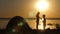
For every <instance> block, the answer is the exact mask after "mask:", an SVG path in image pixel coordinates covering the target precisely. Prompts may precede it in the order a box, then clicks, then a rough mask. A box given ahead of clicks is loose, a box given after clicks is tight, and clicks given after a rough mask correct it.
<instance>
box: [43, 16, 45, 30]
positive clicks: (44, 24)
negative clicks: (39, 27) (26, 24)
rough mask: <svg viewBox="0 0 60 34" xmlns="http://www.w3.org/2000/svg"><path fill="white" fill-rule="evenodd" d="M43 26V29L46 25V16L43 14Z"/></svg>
mask: <svg viewBox="0 0 60 34" xmlns="http://www.w3.org/2000/svg"><path fill="white" fill-rule="evenodd" d="M43 26H44V27H43V28H44V30H45V27H46V18H45V15H43Z"/></svg>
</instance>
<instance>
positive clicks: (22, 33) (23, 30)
mask: <svg viewBox="0 0 60 34" xmlns="http://www.w3.org/2000/svg"><path fill="white" fill-rule="evenodd" d="M31 31H32V29H31V28H30V27H29V25H28V24H27V22H26V20H25V19H24V18H22V17H20V16H15V17H13V18H12V19H11V20H10V21H9V22H8V25H7V34H27V33H29V34H31Z"/></svg>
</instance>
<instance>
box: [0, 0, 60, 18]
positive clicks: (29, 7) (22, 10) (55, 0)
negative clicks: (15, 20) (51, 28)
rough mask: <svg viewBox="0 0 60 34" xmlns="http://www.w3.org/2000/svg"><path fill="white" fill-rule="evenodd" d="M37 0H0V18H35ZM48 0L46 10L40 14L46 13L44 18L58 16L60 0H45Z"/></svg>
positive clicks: (59, 13)
mask: <svg viewBox="0 0 60 34" xmlns="http://www.w3.org/2000/svg"><path fill="white" fill-rule="evenodd" d="M37 1H38V0H0V18H12V17H14V16H22V17H24V18H35V17H36V16H35V15H36V13H37V12H38V10H36V8H35V7H36V6H35V5H36V2H37ZM46 1H48V2H49V8H48V10H46V12H45V13H44V12H41V14H40V16H41V17H42V15H43V14H45V15H46V18H60V0H46ZM32 14H33V15H32Z"/></svg>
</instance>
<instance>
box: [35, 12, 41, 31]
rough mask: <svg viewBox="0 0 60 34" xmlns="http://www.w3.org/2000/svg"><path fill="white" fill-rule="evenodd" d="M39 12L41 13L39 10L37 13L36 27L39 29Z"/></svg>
mask: <svg viewBox="0 0 60 34" xmlns="http://www.w3.org/2000/svg"><path fill="white" fill-rule="evenodd" d="M39 14H40V12H38V13H37V15H36V29H37V30H38V24H39V18H40V17H39Z"/></svg>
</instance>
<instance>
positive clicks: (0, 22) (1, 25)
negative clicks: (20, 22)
mask: <svg viewBox="0 0 60 34" xmlns="http://www.w3.org/2000/svg"><path fill="white" fill-rule="evenodd" d="M10 19H11V18H0V29H6V26H7V24H8V22H9V20H10ZM25 20H26V22H27V24H28V25H29V26H30V28H32V29H36V19H34V18H25ZM56 24H59V25H60V18H47V19H46V27H45V28H46V29H47V28H50V29H56ZM39 25H41V22H39ZM40 27H41V26H39V28H40ZM59 27H60V26H59Z"/></svg>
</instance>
